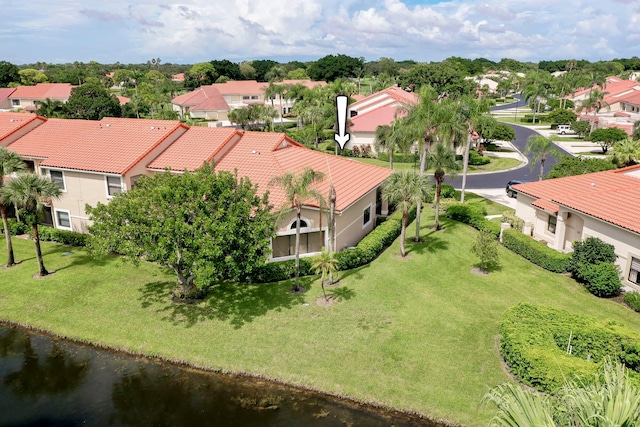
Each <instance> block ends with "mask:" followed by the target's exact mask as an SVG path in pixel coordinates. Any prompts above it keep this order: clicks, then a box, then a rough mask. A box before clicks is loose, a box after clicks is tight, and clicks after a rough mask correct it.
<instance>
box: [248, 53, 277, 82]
mask: <svg viewBox="0 0 640 427" xmlns="http://www.w3.org/2000/svg"><path fill="white" fill-rule="evenodd" d="M251 65H252V66H253V69H254V70H255V73H256V75H255V78H256V80H257V81H259V82H266V81H269V78H268V77H267V74H268V73H269V71H271V69H272V68H273V67H275V66H277V65H279V64H278V63H277V62H276V61H273V60H271V59H255V60H253V61H251Z"/></svg>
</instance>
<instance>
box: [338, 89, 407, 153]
mask: <svg viewBox="0 0 640 427" xmlns="http://www.w3.org/2000/svg"><path fill="white" fill-rule="evenodd" d="M418 102H419V99H418V96H417V95H416V94H415V93H413V92H407V91H405V90H403V89H402V88H400V87H397V86H391V87H388V88H386V89H384V90H381V91H379V92H375V93H373V94H371V95H369V96H367V97H365V98H363V99H361V100H360V101H357V102H354V103H353V104H351V105H349V107H348V116H349V120H350V121H351V124H350V125H349V129H348V130H349V134H351V138H350V139H349V142H347V144H346V145H345V148H348V149H353V147H354V146H360V147H362V146H364V145H369V146H370V147H371V148H372V149H373V146H374V140H375V134H376V129H377V128H378V126H380V125H391V124H392V123H393V122H394V121H395V120H396V119H397V118H400V117H404V116H405V115H406V114H407V106H411V105H416V104H417V103H418Z"/></svg>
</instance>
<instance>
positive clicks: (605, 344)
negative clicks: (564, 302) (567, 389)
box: [500, 304, 640, 393]
mask: <svg viewBox="0 0 640 427" xmlns="http://www.w3.org/2000/svg"><path fill="white" fill-rule="evenodd" d="M639 343H640V336H638V335H637V334H636V333H635V332H633V331H631V330H629V329H627V328H625V327H624V326H621V325H619V324H616V323H615V322H611V321H598V320H596V319H594V318H591V317H587V316H580V315H576V314H573V313H569V312H566V311H562V310H555V309H552V308H548V307H540V306H535V305H532V304H519V305H517V306H515V307H512V308H510V309H509V310H507V312H506V313H505V315H504V317H503V319H502V323H501V326H500V349H501V351H502V357H503V358H504V360H505V362H506V363H507V365H509V368H510V370H511V372H512V373H513V374H514V375H515V376H516V377H517V378H518V379H519V380H520V381H522V382H523V383H525V384H527V385H529V386H532V387H535V388H537V389H538V390H540V391H543V392H551V393H552V392H554V391H555V390H557V389H558V388H559V387H561V386H562V384H563V383H564V382H565V380H566V379H573V378H576V377H577V376H581V377H583V378H587V377H591V376H593V373H594V372H595V371H596V370H597V369H598V363H600V362H601V361H603V360H604V358H605V357H610V358H611V359H612V360H614V361H619V362H622V363H624V364H625V365H626V366H627V368H629V369H630V371H629V373H630V377H631V378H632V380H633V381H635V382H636V384H638V383H640V375H638V374H637V372H638V371H639V369H640V344H639ZM569 347H570V353H569V352H567V348H569ZM632 371H633V372H632Z"/></svg>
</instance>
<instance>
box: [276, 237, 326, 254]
mask: <svg viewBox="0 0 640 427" xmlns="http://www.w3.org/2000/svg"><path fill="white" fill-rule="evenodd" d="M324 238H325V233H324V231H323V232H322V235H320V232H318V231H315V232H313V233H301V234H300V253H301V254H308V253H316V252H320V251H321V250H322V246H323V243H324ZM321 239H322V240H321ZM272 249H273V258H280V257H285V256H293V255H295V254H296V235H295V234H289V235H286V236H277V237H275V238H274V239H273V245H272Z"/></svg>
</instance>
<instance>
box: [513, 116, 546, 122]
mask: <svg viewBox="0 0 640 427" xmlns="http://www.w3.org/2000/svg"><path fill="white" fill-rule="evenodd" d="M520 121H521V122H523V123H533V114H525V115H524V117H522V118H521V119H520ZM546 121H547V115H546V114H536V123H538V122H546Z"/></svg>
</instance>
